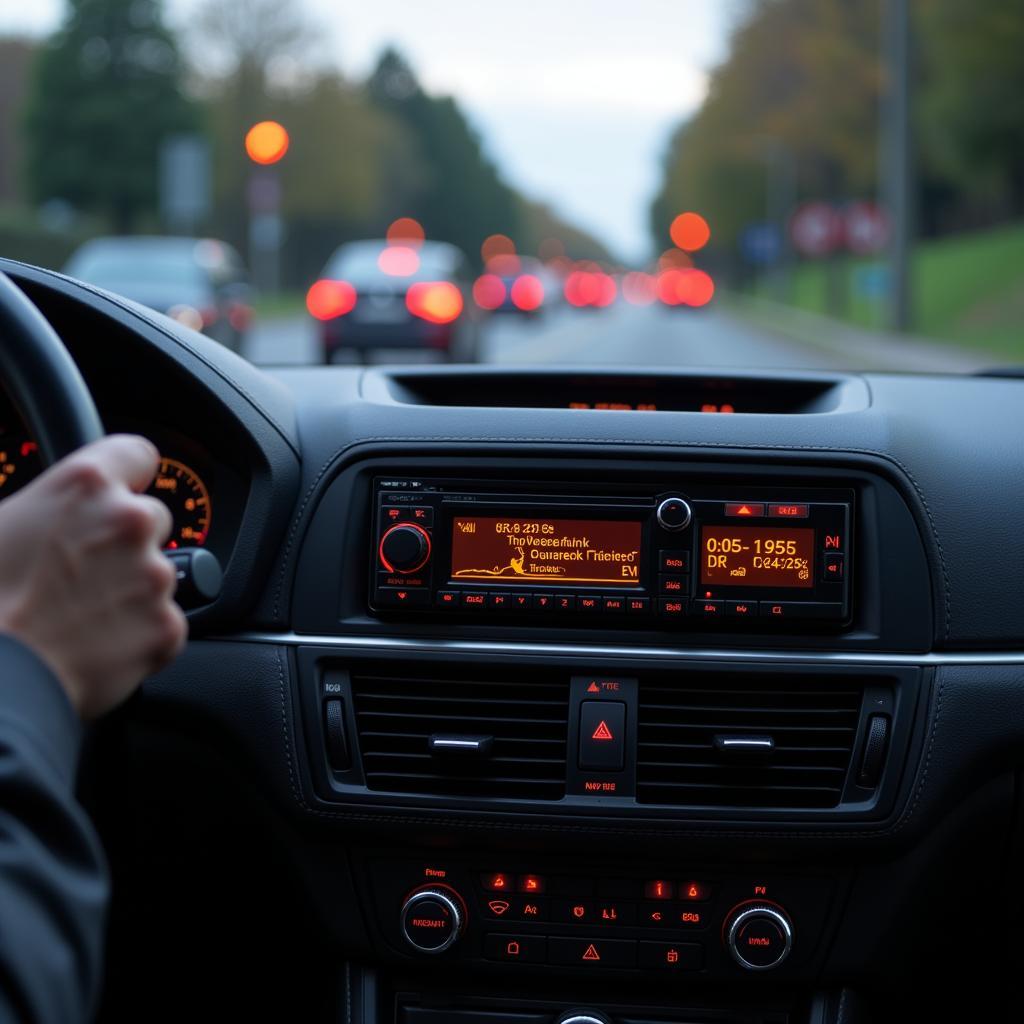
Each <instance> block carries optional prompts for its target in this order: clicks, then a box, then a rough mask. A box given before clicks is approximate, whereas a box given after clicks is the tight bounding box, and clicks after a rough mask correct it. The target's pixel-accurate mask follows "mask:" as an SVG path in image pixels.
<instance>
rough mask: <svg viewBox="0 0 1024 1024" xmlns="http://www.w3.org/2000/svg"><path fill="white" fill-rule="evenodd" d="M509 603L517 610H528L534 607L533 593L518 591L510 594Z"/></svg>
mask: <svg viewBox="0 0 1024 1024" xmlns="http://www.w3.org/2000/svg"><path fill="white" fill-rule="evenodd" d="M509 605H510V607H512V608H514V609H515V610H516V611H517V612H528V611H529V610H530V609H531V608H532V607H533V594H522V593H519V592H518V591H517V592H516V593H514V594H511V595H510V596H509Z"/></svg>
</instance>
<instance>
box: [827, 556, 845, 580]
mask: <svg viewBox="0 0 1024 1024" xmlns="http://www.w3.org/2000/svg"><path fill="white" fill-rule="evenodd" d="M845 574H846V555H844V554H843V553H842V552H841V551H824V552H822V556H821V578H822V579H823V580H825V582H827V583H840V582H842V580H843V577H844V576H845Z"/></svg>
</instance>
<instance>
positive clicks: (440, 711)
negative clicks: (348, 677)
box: [352, 674, 569, 800]
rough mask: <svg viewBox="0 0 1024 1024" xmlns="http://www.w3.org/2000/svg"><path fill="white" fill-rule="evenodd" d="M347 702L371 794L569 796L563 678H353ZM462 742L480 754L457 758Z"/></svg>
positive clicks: (463, 751)
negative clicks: (350, 703)
mask: <svg viewBox="0 0 1024 1024" xmlns="http://www.w3.org/2000/svg"><path fill="white" fill-rule="evenodd" d="M352 694H353V698H354V705H355V715H356V727H357V730H358V733H359V747H360V752H361V754H362V763H363V771H364V773H365V776H366V785H367V787H368V788H369V789H372V790H378V791H382V792H388V793H415V794H420V795H425V796H452V797H472V798H477V799H479V798H488V797H491V798H499V799H500V798H503V799H513V800H559V799H561V798H562V797H563V796H564V795H565V775H566V743H567V737H568V714H569V682H568V679H564V680H561V681H559V680H557V679H546V678H544V676H543V675H540V674H536V675H534V676H531V677H529V678H526V679H515V680H512V679H507V680H502V679H494V678H483V679H479V678H469V677H466V678H448V677H438V676H426V675H424V676H420V677H412V676H407V675H402V676H388V675H370V674H353V676H352ZM459 737H469V738H471V743H477V744H479V748H480V749H479V750H478V751H473V750H467V749H460V747H459V742H461V741H459ZM432 739H433V740H434V743H433V744H432V742H431V741H432ZM438 740H441V741H442V744H444V745H447V747H448V749H447V750H444V749H440V747H441V745H442V744H439V743H438Z"/></svg>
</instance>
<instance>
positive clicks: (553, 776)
mask: <svg viewBox="0 0 1024 1024" xmlns="http://www.w3.org/2000/svg"><path fill="white" fill-rule="evenodd" d="M5 269H7V270H8V272H10V273H12V275H13V276H14V277H15V279H16V280H17V281H18V282H19V284H21V285H22V287H24V288H25V290H26V291H27V292H28V294H29V295H30V297H32V298H33V300H34V301H35V302H36V303H37V304H38V305H39V307H40V309H41V310H42V311H43V313H44V315H45V316H47V318H48V319H49V320H50V322H51V323H52V324H53V325H54V326H55V328H56V329H57V330H58V332H59V333H60V334H61V336H62V337H63V338H64V340H65V342H66V343H67V344H68V347H69V349H70V350H71V352H72V355H73V356H74V358H75V359H76V361H77V362H78V363H79V366H80V367H81V369H82V371H83V374H84V376H85V377H86V379H87V381H88V383H89V385H90V388H91V389H92V391H93V393H94V395H95V396H96V400H97V404H98V406H99V408H100V410H101V413H102V415H103V418H104V422H105V425H106V426H107V427H108V429H111V430H123V429H127V430H135V431H138V432H140V433H143V434H145V435H146V436H149V437H150V438H151V439H153V440H154V441H155V442H156V443H157V444H158V447H160V450H161V453H162V455H163V456H164V457H165V458H167V459H170V460H173V462H174V465H171V466H170V467H169V468H170V469H171V470H174V471H175V472H176V469H175V467H176V466H178V465H184V466H185V467H186V469H187V470H188V471H189V473H190V474H191V478H198V479H199V480H200V481H201V483H202V485H203V488H205V491H206V494H207V498H208V500H209V501H210V502H211V503H212V509H213V514H212V517H211V519H210V523H209V531H208V537H203V541H204V543H208V544H209V546H210V548H211V550H214V551H215V553H217V554H218V557H219V558H220V559H221V561H222V562H223V564H224V565H225V570H226V571H225V586H224V590H223V592H222V594H221V596H220V597H219V598H218V599H217V600H216V601H215V602H214V603H213V604H212V605H210V606H208V607H203V608H198V609H196V610H194V611H192V612H190V616H189V617H190V620H191V627H192V638H191V641H190V643H189V646H188V648H187V650H186V652H185V653H184V654H183V655H182V657H181V658H180V659H179V660H178V662H176V663H175V664H174V665H173V666H171V667H170V668H168V669H166V670H165V671H163V672H162V673H160V674H159V675H157V676H155V677H153V678H152V679H150V680H147V681H146V683H145V684H144V686H143V688H142V691H141V693H140V695H139V696H138V697H136V698H134V699H133V700H132V701H130V702H129V704H128V705H127V706H126V707H125V708H124V709H123V710H122V711H120V712H118V713H117V714H116V715H114V716H112V717H111V718H110V720H108V722H106V723H105V724H104V725H103V726H102V727H101V729H100V730H99V731H98V734H97V736H96V745H95V746H96V750H95V754H94V756H93V757H92V758H91V759H89V760H88V761H87V765H86V767H87V771H86V782H87V786H86V791H87V797H88V800H89V803H90V807H91V809H92V811H93V813H94V815H95V816H96V819H97V821H98V822H99V824H100V826H101V830H102V831H103V835H104V839H105V842H106V843H107V844H108V851H109V853H110V857H111V861H112V865H113V869H114V877H115V883H116V890H115V891H116V894H117V895H116V898H115V903H114V908H113V915H112V924H111V952H110V978H109V981H108V987H107V996H106V1003H105V1006H104V1008H103V1012H102V1013H101V1019H103V1017H104V1014H105V1015H106V1016H107V1018H108V1019H119V1017H120V1015H124V1014H127V1013H129V1012H130V1011H132V1010H134V1011H136V1012H137V1011H138V1009H139V1007H140V1006H145V1008H146V1010H145V1013H144V1014H142V1015H143V1016H144V1017H145V1018H146V1019H150V1020H163V1019H168V1020H169V1019H172V1017H175V1016H176V1015H179V1014H180V1013H182V1012H186V1010H187V1008H188V1007H189V1006H192V1005H193V1002H194V1000H196V999H197V998H199V997H200V996H199V994H200V993H202V996H201V998H202V999H203V1000H204V1002H203V1005H204V1007H205V1008H206V1011H207V1012H209V1013H210V1014H211V1015H212V1014H213V1013H222V1012H233V1013H239V1012H241V1011H243V1010H244V1011H245V1012H248V1013H253V1014H258V1015H265V1014H267V1013H271V1012H273V1013H278V1014H281V1015H284V1016H285V1017H286V1019H303V1020H324V1021H327V1020H331V1021H338V1020H344V1021H359V1022H361V1024H441V1022H444V1024H556V1022H564V1021H569V1020H573V1021H576V1022H578V1024H582V1022H587V1024H591V1022H599V1024H604V1022H608V1024H679V1022H682V1021H687V1022H689V1021H707V1022H711V1021H714V1022H726V1021H728V1022H732V1021H736V1022H750V1024H753V1022H778V1024H782V1022H798V1021H808V1022H810V1021H831V1020H836V1021H839V1020H856V1019H864V1020H905V1019H907V1018H908V1017H910V1016H913V1017H918V1016H921V1017H923V1016H925V1015H929V1016H934V1017H936V1018H937V1019H946V1018H947V1017H949V1018H950V1019H952V1018H953V1017H955V1016H957V1015H962V1014H964V1013H971V1014H979V1015H980V1014H982V1013H995V1012H996V1009H995V1008H997V1007H998V1006H1000V1005H1001V1002H1000V1001H1001V1000H1004V999H1005V998H1007V997H1008V995H1007V994H1008V993H1012V992H1013V991H1014V986H1015V985H1016V984H1017V981H1016V972H1015V971H1014V970H1013V968H1012V966H1011V965H1012V964H1013V962H1014V960H1015V957H1016V956H1017V955H1018V953H1019V945H1020V940H1019V937H1018V935H1017V929H1016V926H1015V922H1016V914H1017V912H1018V907H1019V903H1020V897H1019V893H1018V887H1017V886H1016V882H1015V869H1014V864H1015V863H1016V859H1017V858H1018V857H1019V855H1020V852H1021V826H1022V824H1024V818H1022V815H1021V811H1020V806H1019V799H1020V793H1019V780H1020V769H1021V763H1022V761H1024V757H1022V755H1024V615H1022V613H1021V600H1022V596H1024V590H1022V582H1021V581H1022V579H1024V544H1022V543H1021V541H1020V537H1021V535H1022V527H1024V511H1022V510H1024V476H1022V475H1021V473H1020V468H1021V466H1022V464H1024V422H1022V410H1024V401H1022V395H1024V391H1022V388H1024V385H1022V384H1021V383H1020V382H1019V381H1017V380H1013V379H1009V378H998V377H991V378H986V377H975V378H945V377H924V376H898V375H853V374H849V375H847V374H811V373H808V374H794V373H785V374H783V373H769V372H754V371H751V372H746V373H742V374H728V375H722V376H720V377H719V376H714V375H710V374H708V373H705V372H702V373H700V374H690V373H685V372H678V373H677V372H667V371H666V372H657V373H656V372H653V371H645V372H640V371H637V372H622V371H601V370H586V371H581V370H579V369H578V368H575V369H573V368H567V369H558V368H554V369H538V370H536V371H530V372H524V371H522V370H516V371H514V372H510V371H503V370H500V369H481V368H480V367H473V368H447V367H444V368H437V369H434V368H410V369H391V368H379V369H372V370H361V369H348V368H342V367H331V368H315V369H302V368H294V369H282V370H276V371H270V370H266V371H260V370H257V369H255V368H253V367H251V366H249V365H247V364H245V363H243V362H242V361H241V360H240V359H238V358H237V357H235V356H234V355H233V354H231V353H229V352H225V351H223V350H220V349H218V347H217V346H216V345H214V344H213V343H211V342H209V341H208V339H205V338H201V337H198V336H194V335H191V334H190V333H189V332H187V331H185V330H184V329H182V328H180V327H179V326H177V325H173V324H171V323H170V322H169V321H165V320H163V319H162V318H159V317H156V316H155V315H153V314H149V313H145V312H144V311H142V310H141V309H139V308H137V307H132V306H131V305H129V304H126V303H119V302H116V301H114V300H113V299H111V298H110V297H107V296H104V295H102V294H100V293H96V292H94V291H92V290H89V289H85V288H83V287H81V286H78V285H76V284H74V283H72V282H69V281H67V280H66V279H62V278H59V277H57V276H56V275H50V274H45V273H43V272H41V271H35V270H31V269H28V268H24V267H18V266H15V265H7V266H6V268H5ZM726 407H727V408H726ZM4 422H5V424H7V423H10V424H11V425H10V427H9V431H10V434H9V436H10V437H11V438H12V440H13V441H14V442H15V443H16V444H17V445H20V444H23V443H26V442H29V441H30V439H28V438H25V437H22V435H21V434H20V433H19V432H18V431H19V427H18V426H17V423H16V422H15V421H14V420H10V419H8V420H5V421H4ZM6 436H7V435H5V437H6ZM19 450H20V449H19ZM18 472H20V470H19V471H18ZM190 486H191V485H190ZM195 493H196V494H199V495H200V496H201V493H202V492H201V491H197V492H195ZM194 496H195V494H193V497H194ZM186 500H187V499H186ZM185 511H186V510H185V509H184V508H183V509H182V513H184V512H185ZM188 511H190V512H191V511H194V509H189V510H188ZM200 532H201V528H200ZM140 934H145V935H146V936H147V940H146V943H145V945H144V947H143V946H140V944H139V943H138V941H137V936H139V935H140ZM172 980H173V983H170V982H171V981H172ZM156 992H160V993H161V996H160V998H159V999H157V998H156V997H155V995H154V993H156ZM858 1013H859V1014H860V1015H861V1016H859V1017H858V1016H857V1014H858Z"/></svg>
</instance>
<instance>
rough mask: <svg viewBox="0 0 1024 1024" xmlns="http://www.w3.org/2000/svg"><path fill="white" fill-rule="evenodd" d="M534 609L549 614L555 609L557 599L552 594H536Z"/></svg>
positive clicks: (534, 596)
mask: <svg viewBox="0 0 1024 1024" xmlns="http://www.w3.org/2000/svg"><path fill="white" fill-rule="evenodd" d="M533 607H534V608H535V609H536V610H537V611H539V612H549V611H551V610H552V609H553V608H554V607H555V599H554V596H553V595H551V594H534V595H533Z"/></svg>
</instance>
